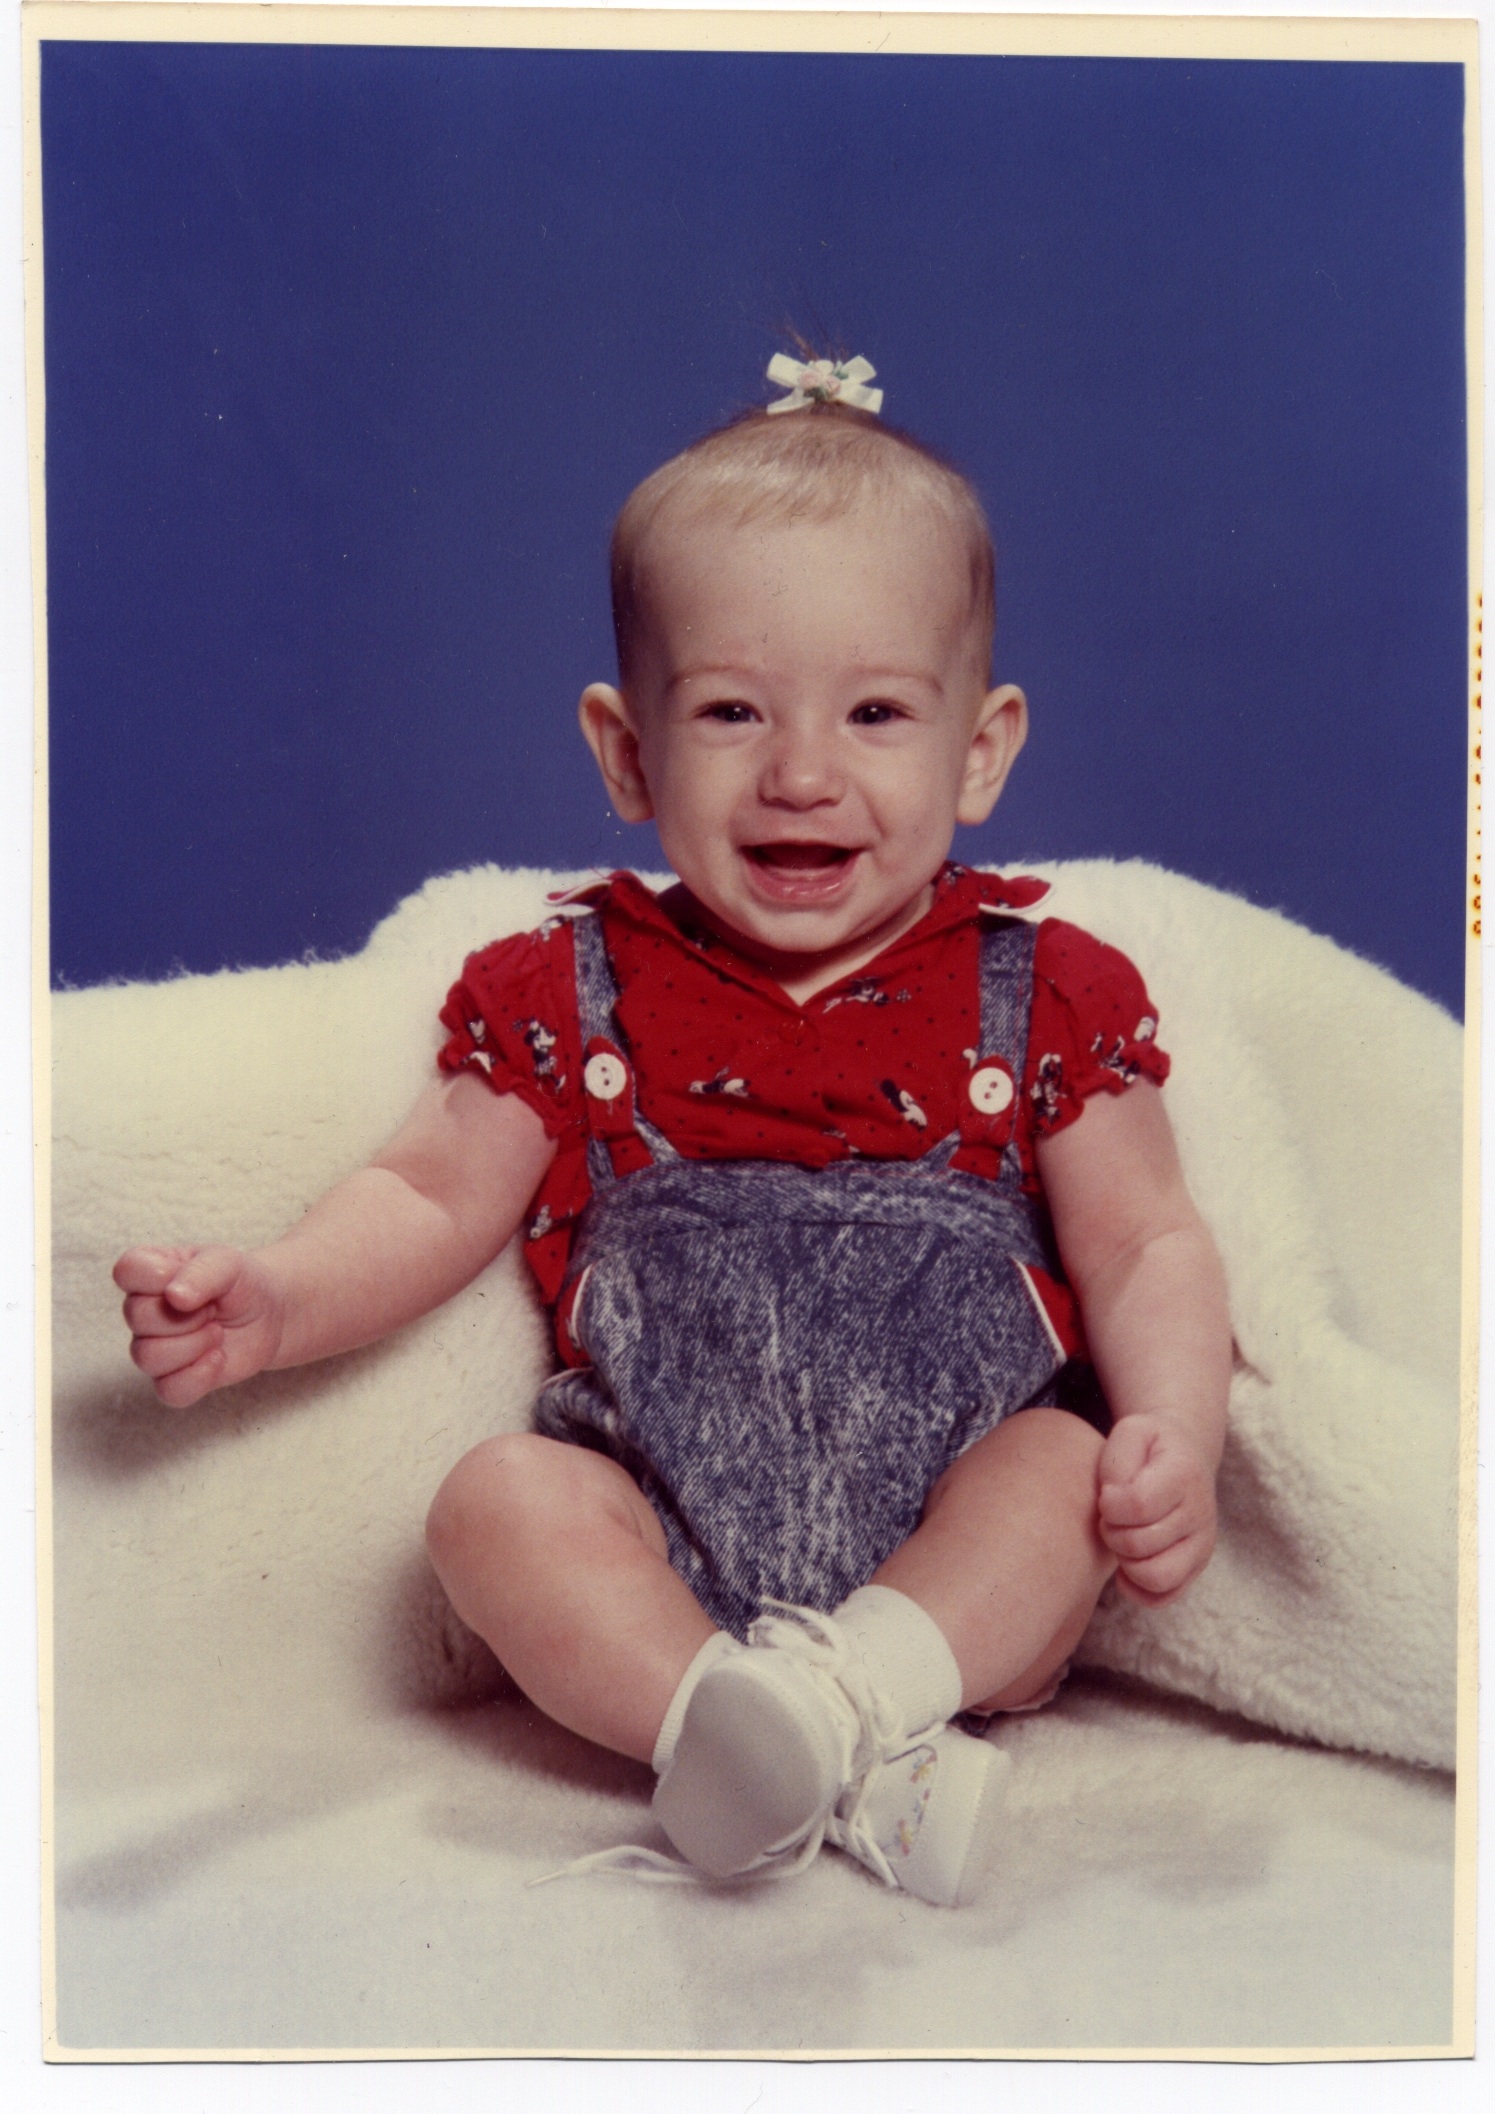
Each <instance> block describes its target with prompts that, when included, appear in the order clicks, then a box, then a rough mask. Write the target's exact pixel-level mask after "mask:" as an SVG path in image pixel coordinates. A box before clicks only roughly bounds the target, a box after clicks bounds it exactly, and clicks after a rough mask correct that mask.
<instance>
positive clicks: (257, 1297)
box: [114, 1248, 284, 1409]
mask: <svg viewBox="0 0 1495 2114" xmlns="http://www.w3.org/2000/svg"><path fill="white" fill-rule="evenodd" d="M114 1282H115V1283H116V1284H117V1285H118V1286H119V1288H120V1290H121V1291H122V1292H124V1293H127V1294H128V1297H127V1298H126V1300H125V1320H126V1321H127V1322H128V1323H129V1325H130V1336H131V1342H130V1356H131V1357H132V1358H133V1359H134V1361H135V1363H136V1364H137V1365H138V1366H139V1367H140V1370H141V1371H142V1372H143V1373H146V1374H148V1375H149V1377H150V1378H151V1379H152V1380H154V1382H155V1383H156V1393H157V1394H158V1395H159V1396H160V1397H161V1400H162V1401H163V1402H164V1403H165V1404H166V1405H167V1407H168V1408H169V1409H186V1408H187V1407H188V1406H189V1405H190V1404H191V1403H193V1402H197V1401H200V1400H201V1398H202V1397H203V1396H204V1395H206V1394H210V1393H211V1392H212V1390H213V1389H214V1388H215V1387H230V1386H232V1385H233V1383H234V1382H235V1381H236V1380H248V1379H250V1378H251V1377H252V1376H253V1375H254V1374H255V1373H259V1372H263V1371H264V1369H265V1367H266V1366H267V1365H268V1364H269V1363H270V1361H271V1359H272V1358H273V1357H274V1356H275V1353H276V1351H277V1350H278V1349H279V1347H280V1336H281V1329H282V1326H283V1322H284V1316H283V1313H282V1309H281V1300H280V1295H279V1293H278V1291H277V1290H276V1288H275V1286H274V1285H273V1284H272V1283H271V1281H270V1278H269V1276H268V1274H267V1273H266V1272H265V1271H264V1270H263V1269H262V1268H261V1267H260V1265H259V1264H258V1263H257V1262H256V1260H255V1258H254V1257H253V1256H252V1255H244V1254H241V1252H240V1251H239V1249H237V1248H131V1249H130V1251H129V1253H128V1254H127V1255H122V1256H121V1257H120V1259H119V1261H118V1262H117V1263H116V1264H115V1266H114Z"/></svg>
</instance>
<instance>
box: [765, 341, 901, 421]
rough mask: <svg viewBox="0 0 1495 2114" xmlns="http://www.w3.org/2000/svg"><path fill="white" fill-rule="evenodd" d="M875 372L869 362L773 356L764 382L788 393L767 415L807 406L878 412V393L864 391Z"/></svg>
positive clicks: (880, 400) (862, 360)
mask: <svg viewBox="0 0 1495 2114" xmlns="http://www.w3.org/2000/svg"><path fill="white" fill-rule="evenodd" d="M876 372H877V369H876V368H875V367H874V366H873V365H872V362H871V361H870V360H864V359H862V357H861V356H860V354H859V355H858V356H857V358H856V359H854V360H791V359H790V357H789V355H788V353H787V352H776V353H775V354H774V356H773V358H772V359H771V360H770V361H769V363H768V379H769V380H770V381H771V382H777V383H778V385H779V387H780V388H781V389H787V390H788V391H789V394H788V396H781V397H780V398H779V400H778V402H777V403H776V404H770V405H769V406H768V409H769V410H770V411H803V410H804V408H805V406H806V405H807V404H850V405H851V406H852V408H853V409H854V410H857V411H880V410H881V409H882V391H881V390H880V389H868V388H865V387H864V386H863V385H864V384H865V383H867V382H870V381H871V379H872V377H873V375H874V374H876Z"/></svg>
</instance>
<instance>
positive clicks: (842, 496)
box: [611, 403, 996, 683]
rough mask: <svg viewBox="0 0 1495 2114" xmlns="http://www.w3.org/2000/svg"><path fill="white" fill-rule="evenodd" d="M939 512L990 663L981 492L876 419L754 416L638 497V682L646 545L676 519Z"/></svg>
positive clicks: (620, 618)
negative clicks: (870, 505) (868, 508)
mask: <svg viewBox="0 0 1495 2114" xmlns="http://www.w3.org/2000/svg"><path fill="white" fill-rule="evenodd" d="M865 501H872V502H874V503H876V502H878V501H881V502H883V503H884V504H888V503H892V504H903V505H910V504H912V505H914V506H921V507H928V508H929V509H931V510H932V511H933V512H934V513H936V514H937V515H939V516H940V517H941V518H942V519H943V520H944V521H945V522H947V523H948V525H949V527H950V528H951V529H952V530H953V532H954V534H955V536H956V537H957V539H958V541H959V542H960V544H961V546H962V547H963V549H964V551H965V555H966V561H967V565H968V567H969V574H970V598H971V600H970V609H971V623H972V626H973V627H974V628H975V629H976V631H977V634H978V638H979V642H980V646H981V651H982V655H983V661H982V668H983V673H984V672H985V669H986V668H987V666H988V665H989V663H990V659H991V642H992V632H993V630H994V628H995V625H996V558H995V554H994V552H993V549H992V540H991V530H990V529H989V528H988V526H987V521H986V515H985V513H984V511H983V509H982V505H981V501H980V500H979V499H978V498H977V496H976V492H975V488H974V487H973V486H972V485H971V483H970V482H969V480H968V479H967V478H965V477H963V476H962V475H961V473H960V471H959V470H957V469H956V468H955V467H954V465H953V464H952V463H948V462H945V461H944V460H943V459H942V458H941V457H940V456H938V455H936V454H935V453H934V451H933V450H932V449H930V448H926V447H925V446H924V444H923V442H922V441H917V440H915V439H914V438H913V436H912V435H911V434H908V433H903V432H900V431H899V429H898V428H897V427H896V426H889V425H887V424H885V423H884V421H883V420H882V419H880V418H875V417H873V416H872V414H871V413H870V412H866V411H855V410H852V409H851V408H850V407H849V406H848V405H845V404H825V403H816V404H810V405H807V406H806V407H805V409H803V410H800V411H786V412H784V413H782V414H779V415H775V416H770V415H769V413H768V412H766V411H748V412H744V413H743V414H742V416H741V417H739V418H735V419H733V420H732V421H731V422H730V423H729V424H728V425H725V426H719V427H718V428H717V429H716V431H715V432H713V433H708V434H706V436H705V437H704V438H703V439H701V440H698V441H694V442H692V444H691V446H690V447H688V448H686V449H684V450H683V451H682V452H681V453H680V454H679V455H676V456H673V457H672V458H671V459H670V461H669V462H667V463H664V464H663V465H662V466H661V467H660V468H659V469H657V470H656V471H655V472H654V473H653V475H652V476H650V477H646V478H645V479H644V481H643V483H642V484H641V485H639V486H637V487H636V488H635V490H634V491H633V492H631V493H630V494H629V497H628V499H627V500H626V501H625V503H624V506H623V511H622V512H621V513H620V514H619V516H618V519H617V522H616V524H615V525H614V528H613V536H612V554H611V556H612V599H613V629H614V632H615V633H616V635H617V642H618V668H619V672H620V675H621V678H622V680H623V681H624V682H625V683H626V682H627V680H628V676H629V671H630V668H631V665H632V662H633V656H634V647H635V642H636V640H637V637H638V633H639V631H640V629H641V628H642V625H643V621H644V616H643V605H644V600H645V589H646V586H647V580H648V565H647V561H646V545H647V544H648V541H649V538H650V535H651V533H652V532H653V531H654V530H655V529H656V528H657V527H658V526H659V525H660V523H661V522H662V521H664V520H667V519H669V518H670V517H671V516H677V517H678V516H683V515H686V514H688V513H698V512H704V511H705V510H706V509H708V508H710V509H712V510H713V511H721V512H725V513H726V514H727V515H729V516H730V517H731V518H733V519H735V520H736V521H737V522H739V523H742V524H746V523H747V522H750V521H763V520H779V521H796V520H799V521H825V520H828V519H830V518H832V517H833V516H835V515H837V514H840V513H844V512H846V511H847V510H848V509H849V508H851V507H852V506H854V505H856V504H858V503H859V502H865Z"/></svg>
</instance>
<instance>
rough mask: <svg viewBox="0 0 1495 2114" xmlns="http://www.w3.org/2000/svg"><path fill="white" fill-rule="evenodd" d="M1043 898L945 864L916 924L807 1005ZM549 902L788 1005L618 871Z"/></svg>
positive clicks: (757, 974) (1028, 881) (1022, 886)
mask: <svg viewBox="0 0 1495 2114" xmlns="http://www.w3.org/2000/svg"><path fill="white" fill-rule="evenodd" d="M1048 892H1049V884H1048V882H1047V881H1040V880H1039V879H1038V877H1037V876H1036V875H1035V874H1014V875H1012V876H1011V878H1010V879H1009V878H1007V877H1005V876H1004V875H1002V874H994V873H977V872H974V871H973V870H972V869H971V868H970V867H968V866H957V865H956V864H955V863H954V862H953V861H947V862H946V863H945V865H944V866H942V867H941V868H940V870H939V873H938V874H937V875H936V876H935V883H934V901H933V902H932V903H931V904H930V906H929V908H928V910H926V911H925V913H924V915H923V917H922V918H920V920H919V922H918V924H917V925H911V926H910V927H909V929H908V931H907V932H905V933H902V934H901V935H900V936H899V937H898V938H897V939H896V940H894V941H893V942H892V944H891V945H890V946H887V947H885V948H884V949H883V951H882V953H881V954H879V955H877V956H875V957H874V958H873V960H872V961H870V962H864V963H863V964H862V966H861V967H860V968H859V969H855V970H852V971H851V972H850V974H849V975H847V976H844V977H840V978H838V979H837V981H836V982H835V983H834V984H828V985H827V986H826V988H825V990H824V991H817V992H816V994H815V1001H814V1002H815V1003H817V1004H818V1003H819V1002H820V1001H821V1000H822V999H825V998H828V997H829V996H830V995H831V993H832V992H834V991H837V990H839V989H840V987H841V985H842V984H844V983H850V982H853V981H854V980H855V979H857V978H859V977H866V976H878V975H889V974H891V973H892V970H893V969H894V968H895V967H896V965H897V963H898V961H899V959H900V957H901V956H902V954H903V951H904V949H905V948H907V949H909V950H911V951H913V952H917V951H919V950H921V949H922V948H924V947H927V945H928V944H929V941H930V940H931V939H933V938H934V937H935V936H936V935H937V934H938V933H941V932H945V931H947V930H948V929H949V928H950V927H951V926H952V925H963V924H968V923H972V922H974V921H976V920H978V919H979V918H980V917H981V916H982V915H983V914H987V915H992V916H998V917H1000V916H1002V915H1004V914H1005V913H1006V912H1007V911H1011V910H1027V909H1028V908H1029V907H1030V906H1031V905H1032V904H1034V903H1037V902H1041V901H1042V899H1043V897H1044V896H1046V895H1047V894H1048ZM551 900H552V901H553V902H557V903H585V904H588V905H590V906H591V907H592V908H594V909H596V910H599V911H600V910H602V909H604V908H605V909H606V911H607V912H608V914H609V916H611V917H621V918H624V919H626V920H627V921H628V922H629V923H630V924H634V925H637V926H640V927H641V928H643V929H644V930H645V931H649V932H654V933H657V934H659V935H661V936H662V937H664V938H667V939H668V940H670V941H672V942H673V943H674V945H676V946H678V947H680V948H682V949H683V950H686V951H688V952H690V953H691V954H695V955H707V956H709V958H710V961H711V965H712V967H713V968H715V969H719V970H721V971H722V973H723V974H724V975H728V976H732V977H735V978H737V979H738V981H739V982H741V983H744V984H747V985H749V986H750V987H751V988H752V989H753V990H754V991H761V992H763V993H764V994H765V995H771V996H773V997H776V998H779V999H781V1000H783V1001H784V1002H785V1003H786V1004H790V1005H792V1004H793V1000H792V999H788V998H787V997H786V994H785V993H784V992H783V991H782V990H781V989H780V987H779V986H778V984H776V983H775V982H774V980H773V978H772V977H771V976H769V974H768V972H767V971H766V970H765V969H763V968H761V967H760V966H759V964H758V963H757V962H755V961H753V960H752V959H751V957H750V956H748V955H744V954H739V953H738V952H737V950H736V949H735V948H734V947H733V946H732V945H731V944H730V943H729V942H728V941H726V940H724V939H722V938H721V937H720V936H719V935H718V934H717V933H714V932H712V931H710V930H709V929H708V928H707V927H706V926H704V925H680V924H677V923H676V921H675V919H674V918H672V917H671V916H670V913H669V912H668V911H667V910H666V909H665V908H664V907H663V905H662V904H661V902H660V900H659V897H658V896H657V895H655V893H654V891H653V889H652V888H649V887H647V886H646V885H645V883H644V882H642V881H641V880H640V879H639V877H638V875H637V874H635V873H629V872H627V871H626V870H620V871H619V872H617V873H612V874H609V875H608V876H607V878H606V879H605V880H601V881H593V882H589V883H587V884H585V885H584V886H582V887H580V888H568V889H565V890H563V891H560V892H558V893H557V894H556V895H555V896H553V897H552V899H551Z"/></svg>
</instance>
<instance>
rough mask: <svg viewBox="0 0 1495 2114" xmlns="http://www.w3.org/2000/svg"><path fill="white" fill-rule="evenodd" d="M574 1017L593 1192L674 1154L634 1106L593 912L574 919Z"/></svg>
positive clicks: (612, 983) (611, 978)
mask: <svg viewBox="0 0 1495 2114" xmlns="http://www.w3.org/2000/svg"><path fill="white" fill-rule="evenodd" d="M571 938H572V942H573V945H574V948H575V956H576V1015H577V1021H578V1023H579V1025H580V1028H581V1048H582V1109H583V1113H584V1118H585V1121H586V1127H587V1173H588V1175H589V1177H590V1179H591V1184H592V1187H593V1189H594V1190H601V1189H606V1188H607V1187H608V1186H609V1185H610V1184H611V1183H612V1182H614V1181H615V1180H617V1179H618V1177H619V1176H622V1175H628V1174H636V1173H637V1172H638V1171H639V1170H640V1169H641V1168H643V1167H647V1166H649V1165H650V1164H651V1163H652V1162H653V1161H655V1160H673V1159H677V1158H678V1157H679V1155H678V1154H677V1153H676V1151H675V1148H674V1146H673V1145H671V1144H670V1142H669V1140H668V1139H667V1138H666V1137H664V1135H663V1134H662V1133H661V1132H660V1131H657V1130H656V1129H655V1128H654V1126H653V1124H652V1123H646V1122H645V1121H644V1120H643V1118H642V1117H641V1116H639V1115H638V1113H637V1112H636V1110H635V1107H634V1075H633V1066H632V1064H631V1062H630V1061H629V1059H628V1056H627V1054H626V1052H625V1048H624V1044H623V1040H622V1037H621V1035H620V1033H619V1029H618V1022H617V1017H616V1008H617V1003H618V980H617V978H616V976H615V975H614V974H613V965H612V961H611V958H610V957H609V955H608V951H607V942H606V940H605V939H604V938H603V935H602V919H601V917H600V916H599V915H598V913H597V912H596V911H590V912H586V913H584V914H583V915H582V916H580V917H578V918H576V919H574V920H573V921H572V926H571Z"/></svg>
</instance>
